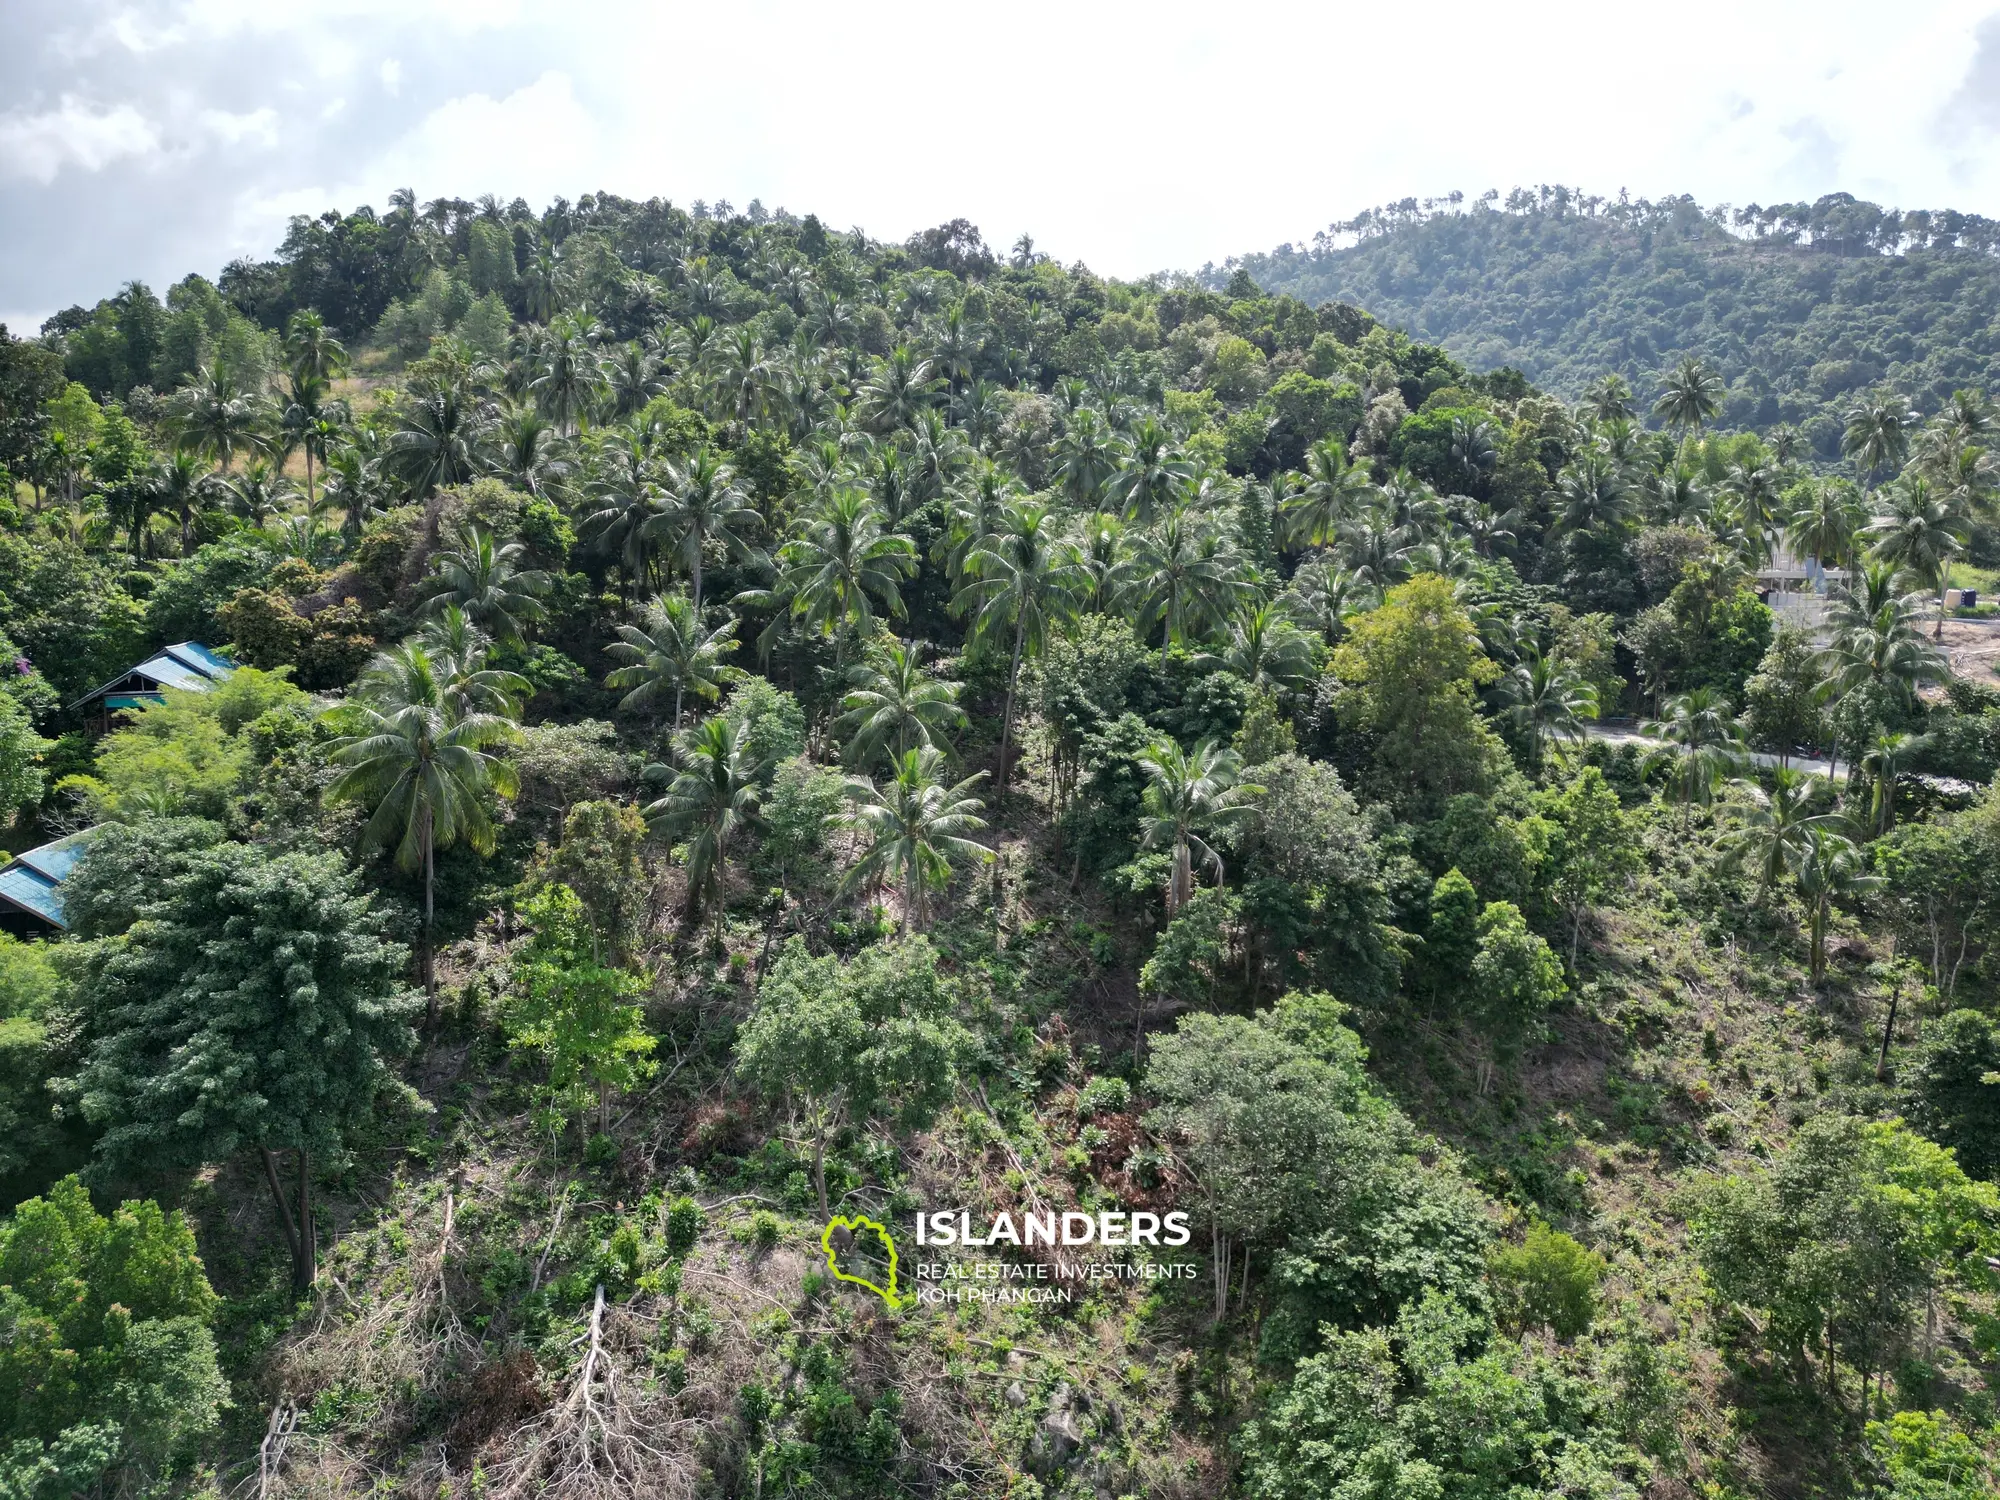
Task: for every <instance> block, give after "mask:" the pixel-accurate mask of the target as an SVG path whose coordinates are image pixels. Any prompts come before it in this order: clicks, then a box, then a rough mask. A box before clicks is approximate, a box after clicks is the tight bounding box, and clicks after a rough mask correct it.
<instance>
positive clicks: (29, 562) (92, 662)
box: [0, 531, 145, 703]
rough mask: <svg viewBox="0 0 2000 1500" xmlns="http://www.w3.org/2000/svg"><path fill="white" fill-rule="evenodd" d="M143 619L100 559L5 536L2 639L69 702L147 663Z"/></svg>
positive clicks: (1, 541)
mask: <svg viewBox="0 0 2000 1500" xmlns="http://www.w3.org/2000/svg"><path fill="white" fill-rule="evenodd" d="M143 618H144V616H143V612H142V610H141V608H140V606H139V604H138V602H137V601H136V600H134V599H133V598H132V597H131V596H130V595H129V594H127V593H126V592H125V590H124V589H123V588H122V587H121V586H120V585H119V582H118V580H117V579H116V578H115V577H114V576H113V575H112V573H111V572H110V570H109V568H108V567H107V565H106V564H105V563H104V562H103V561H101V560H100V559H98V558H96V557H93V556H91V555H90V554H88V553H86V552H84V551H83V550H82V549H81V548H79V547H77V546H75V545H73V544H72V543H70V542H68V541H65V540H62V539H60V538H56V537H49V536H42V537H37V538H35V539H33V540H30V539H29V538H27V537H24V536H19V535H16V534H14V533H12V532H8V531H0V633H4V634H5V635H6V636H8V637H9V638H10V639H11V640H13V641H14V642H15V643H16V644H17V645H18V646H19V647H20V648H21V650H22V651H23V652H24V653H26V655H27V657H28V660H29V661H31V662H32V663H33V664H34V665H35V667H37V668H38V669H39V670H40V671H41V673H42V675H43V676H45V677H46V678H48V680H49V682H50V683H51V684H53V685H54V687H55V689H56V691H57V692H58V693H59V694H61V696H62V701H64V702H65V703H69V702H74V701H75V700H76V699H78V698H80V697H82V696H83V695H84V694H85V693H87V692H89V691H90V690H91V689H92V688H94V687H96V686H97V685H98V684H99V683H101V682H105V681H107V680H109V679H110V678H111V677H112V676H114V675H115V674H117V673H121V672H123V671H125V670H126V669H127V668H128V667H131V666H132V665H134V664H135V663H137V662H138V661H140V660H141V659H142V657H143V655H144V647H145V631H144V626H143Z"/></svg>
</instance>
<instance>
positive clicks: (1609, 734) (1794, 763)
mask: <svg viewBox="0 0 2000 1500" xmlns="http://www.w3.org/2000/svg"><path fill="white" fill-rule="evenodd" d="M1584 732H1585V733H1586V734H1588V735H1589V736H1590V737H1591V738H1592V739H1594V740H1602V741H1604V743H1605V744H1607V745H1637V746H1638V747H1639V748H1640V749H1641V750H1654V749H1657V748H1659V747H1660V746H1661V745H1662V744H1664V743H1665V742H1664V741H1662V740H1656V739H1654V738H1653V737H1652V736H1651V735H1647V734H1641V733H1639V731H1638V730H1636V729H1621V728H1619V727H1617V726H1616V725H1610V724H1586V725H1585V726H1584ZM1750 759H1751V760H1752V761H1754V762H1756V763H1757V764H1758V765H1760V766H1775V765H1777V764H1778V757H1777V756H1775V755H1766V754H1764V753H1763V752H1762V751H1754V752H1752V754H1751V756H1750ZM1785 764H1786V765H1788V766H1790V767H1791V768H1792V769H1793V770H1795V771H1803V772H1805V773H1806V774H1807V775H1808V776H1831V775H1833V774H1834V771H1833V767H1832V765H1831V764H1829V763H1828V762H1826V761H1823V760H1812V759H1809V758H1807V757H1805V756H1802V755H1794V756H1793V757H1792V758H1791V759H1790V760H1788V761H1786V762H1785ZM1839 779H1840V780H1842V781H1845V780H1847V766H1846V765H1845V764H1844V763H1843V764H1842V766H1841V768H1840V775H1839Z"/></svg>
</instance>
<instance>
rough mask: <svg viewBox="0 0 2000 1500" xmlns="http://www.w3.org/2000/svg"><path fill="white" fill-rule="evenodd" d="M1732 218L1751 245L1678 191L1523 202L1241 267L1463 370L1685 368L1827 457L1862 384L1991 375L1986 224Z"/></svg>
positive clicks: (1418, 221) (1754, 416) (1809, 214)
mask: <svg viewBox="0 0 2000 1500" xmlns="http://www.w3.org/2000/svg"><path fill="white" fill-rule="evenodd" d="M1585 204H1588V205H1589V206H1588V209H1587V211H1579V210H1580V208H1582V207H1583V205H1585ZM1738 218H1739V222H1740V223H1742V224H1745V225H1751V226H1754V227H1755V229H1756V230H1757V238H1755V239H1754V240H1746V239H1739V238H1737V237H1736V236H1734V235H1731V234H1730V233H1728V232H1727V230H1726V229H1725V228H1724V227H1723V226H1722V225H1721V224H1720V223H1710V222H1709V221H1708V219H1707V217H1706V215H1705V213H1704V210H1703V209H1702V208H1701V207H1700V205H1698V204H1696V203H1694V202H1692V201H1691V200H1689V199H1686V198H1667V199H1663V200H1661V201H1659V202H1647V201H1646V200H1644V199H1638V200H1633V201H1631V202H1622V201H1621V202H1619V203H1615V204H1614V203H1605V202H1602V201H1601V200H1595V199H1586V198H1585V197H1584V195H1583V194H1581V193H1580V192H1578V191H1577V190H1575V189H1571V188H1562V187H1556V188H1543V189H1542V190H1541V192H1540V194H1539V195H1537V194H1535V193H1533V192H1529V191H1527V190H1517V191H1516V192H1515V193H1514V194H1511V195H1510V196H1509V197H1508V199H1507V201H1506V203H1505V204H1504V205H1502V206H1493V205H1486V204H1481V205H1478V206H1477V207H1476V208H1475V209H1474V210H1473V211H1471V212H1459V211H1452V210H1440V211H1438V212H1435V213H1429V214H1426V213H1421V212H1418V213H1410V214H1402V213H1397V214H1396V215H1395V216H1393V217H1392V216H1391V214H1389V213H1387V212H1382V211H1376V212H1373V213H1371V214H1368V215H1363V216H1362V219H1361V220H1357V221H1355V223H1353V224H1351V225H1343V226H1340V227H1341V228H1345V229H1351V230H1356V231H1359V232H1360V238H1359V240H1358V242H1357V243H1354V244H1352V245H1351V246H1347V247H1343V248H1335V247H1334V246H1332V245H1328V246H1326V247H1324V248H1313V249H1304V248H1301V249H1298V250H1289V249H1287V250H1280V251H1277V252H1274V253H1273V254H1271V255H1250V256H1245V257H1244V258H1243V260H1242V264H1243V265H1244V266H1246V267H1248V268H1249V269H1250V270H1251V272H1252V273H1253V274H1254V275H1255V276H1256V278H1257V280H1258V282H1259V284H1261V285H1262V286H1264V287H1266V288H1269V289H1270V290H1271V291H1273V292H1284V293H1289V294H1290V295H1292V296H1295V297H1300V298H1303V299H1304V300H1306V301H1308V302H1311V303H1315V304H1317V303H1321V302H1334V301H1339V300H1346V301H1349V302H1359V303H1362V304H1365V305H1366V306H1367V307H1368V308H1369V309H1370V310H1371V311H1373V312H1374V314H1375V315H1376V316H1377V317H1379V318H1381V319H1382V320H1383V321H1384V322H1386V323H1389V324H1392V325H1394V326H1398V327H1403V328H1408V329H1409V330H1411V332H1412V334H1414V335H1415V336H1417V337H1420V338H1424V339H1429V340H1434V341H1436V342H1437V343H1439V344H1442V345H1443V346H1444V347H1445V348H1446V349H1449V350H1450V351H1451V352H1452V353H1453V354H1456V355H1458V356H1459V357H1460V358H1462V359H1467V360H1470V361H1473V362H1475V363H1476V364H1477V365H1479V366H1480V367H1482V368H1494V367H1496V366H1500V365H1510V366H1514V367H1516V368H1518V369H1520V370H1522V371H1524V372H1525V373H1526V374H1527V376H1528V378H1529V379H1530V380H1533V381H1534V382H1535V383H1536V384H1538V385H1543V386H1546V387H1548V388H1550V389H1553V390H1556V391H1560V392H1562V393H1563V394H1564V395H1566V396H1570V397H1578V396H1581V395H1582V394H1583V391H1584V388H1585V387H1586V386H1587V385H1589V384H1590V382H1592V381H1594V380H1596V379H1597V378H1598V377H1600V376H1601V375H1602V374H1603V373H1604V372H1605V371H1607V370H1610V371H1616V372H1617V373H1619V374H1621V375H1623V376H1625V377H1626V378H1627V379H1628V380H1630V381H1631V382H1632V383H1633V385H1634V386H1635V387H1637V388H1639V389H1640V390H1641V391H1644V390H1645V389H1646V388H1647V387H1648V386H1650V384H1651V383H1652V380H1653V378H1654V376H1655V374H1656V372H1657V371H1658V370H1660V369H1661V368H1663V367H1665V366H1667V365H1670V364H1672V363H1673V362H1674V361H1675V360H1676V359H1678V358H1680V357H1681V356H1682V355H1684V354H1692V355H1697V356H1699V357H1701V358H1703V359H1705V360H1707V361H1708V362H1709V363H1710V364H1712V365H1714V366H1716V367H1717V368H1719V369H1720V370H1721V371H1722V372H1723V374H1724V377H1725V378H1726V379H1727V380H1728V382H1729V386H1728V389H1727V391H1726V393H1725V395H1724V398H1723V403H1722V413H1721V415H1722V420H1723V421H1724V422H1725V423H1727V424H1729V425H1731V426H1748V425H1755V426H1759V427H1767V426H1770V425H1772V424H1775V423H1778V422H1787V423H1790V424H1792V425H1793V426H1795V427H1797V428H1800V429H1801V430H1802V431H1803V432H1804V433H1805V434H1806V436H1807V439H1808V442H1809V443H1810V444H1811V445H1812V447H1813V448H1814V449H1815V450H1816V451H1817V453H1818V455H1819V456H1820V457H1822V458H1829V459H1830V458H1836V457H1838V456H1839V452H1840V439H1841V431H1842V419H1843V414H1844V412H1845V410H1846V407H1847V405H1848V404H1849V403H1850V402H1851V400H1852V398H1853V395H1854V393H1855V392H1856V391H1857V390H1858V389H1860V388H1862V387H1865V386H1868V385H1870V384H1873V383H1874V382H1876V381H1880V380H1885V379H1886V380H1887V382H1888V383H1889V384H1890V385H1891V386H1892V388H1894V389H1896V390H1898V391H1899V392H1901V393H1903V394H1905V395H1908V396H1911V397H1914V398H1916V399H1917V401H1918V403H1919V404H1920V405H1921V406H1922V407H1923V409H1925V410H1926V411H1934V410H1936V409H1938V408H1939V407H1941V406H1942V405H1943V404H1944V403H1945V402H1946V401H1947V400H1948V399H1949V398H1950V396H1951V393H1952V391H1953V389H1954V388H1955V387H1956V386H1957V385H1959V384H1962V383H1963V376H1962V375H1961V373H1960V372H1961V371H1963V370H1965V369H1977V368H1983V367H1984V365H1985V362H1986V358H1987V352H1988V351H1987V349H1986V347H1985V346H1984V345H1983V344H1981V343H1979V342H1978V340H1977V338H1976V337H1975V336H1974V335H1973V333H1972V330H1974V329H1978V328H1983V327H1985V326H1986V324H1987V323H1988V322H1990V321H1991V319H1992V317H1993V315H1994V314H1995V313H1996V312H2000V276H1996V275H1995V274H1994V272H1993V269H1992V265H1991V260H1990V257H1989V255H1988V253H1987V250H1986V248H1985V246H1986V244H1987V241H1988V240H1990V237H1991V231H1990V230H1988V229H1982V228H1981V227H1980V226H1979V225H1972V226H1970V227H1969V228H1967V229H1966V230H1963V231H1961V230H1959V229H1957V228H1947V229H1945V230H1944V231H1943V232H1942V233H1938V232H1936V230H1935V228H1934V226H1941V225H1944V224H1946V223H1947V221H1949V222H1950V223H1952V224H1953V225H1956V224H1958V223H1960V222H1962V221H1964V220H1965V218H1966V216H1963V215H1957V214H1950V215H1946V214H1937V215H1928V214H1927V215H1921V216H1919V215H1897V214H1892V213H1885V212H1884V211H1883V210H1881V209H1880V208H1878V207H1877V206H1876V205H1874V204H1872V203H1866V202H1857V201H1856V200H1854V199H1852V198H1849V197H1848V196H1847V195H1846V194H1844V193H1833V194H1829V195H1827V196H1826V197H1824V198H1821V199H1820V200H1819V201H1818V202H1816V203H1813V204H1805V203H1798V204H1781V205H1776V206H1774V207H1772V208H1771V209H1769V210H1766V211H1765V212H1764V216H1763V217H1762V219H1758V218H1756V216H1755V214H1754V213H1753V211H1752V210H1744V211H1742V212H1741V213H1740V214H1739V215H1738ZM1364 221H1365V222H1364ZM1906 226H1914V227H1912V228H1909V229H1907V230H1906ZM1981 234H1984V235H1985V236H1986V237H1987V238H1986V239H1981V238H1980V235H1981ZM1899 240H1900V241H1902V244H1901V247H1900V250H1898V242H1899ZM1808 241H1809V243H1808ZM1586 265H1587V266H1589V267H1590V268H1591V269H1590V272H1589V273H1588V274H1584V275H1579V274H1578V268H1579V267H1581V266H1586ZM1663 308H1665V309H1671V316H1662V313H1661V310H1662V309H1663ZM1947 310H1949V311H1948V312H1947ZM1911 330H1919V332H1917V333H1915V334H1912V333H1911V332H1910V331H1911Z"/></svg>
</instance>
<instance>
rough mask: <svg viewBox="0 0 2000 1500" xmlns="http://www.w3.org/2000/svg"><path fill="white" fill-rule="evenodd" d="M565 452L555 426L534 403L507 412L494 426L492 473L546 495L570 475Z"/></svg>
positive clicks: (530, 491)
mask: <svg viewBox="0 0 2000 1500" xmlns="http://www.w3.org/2000/svg"><path fill="white" fill-rule="evenodd" d="M562 454H563V445H562V444H561V443H560V442H559V441H558V439H557V437H556V433H555V428H554V427H553V426H552V425H551V424H550V422H549V419H548V418H547V417H545V416H543V415H542V414H541V413H540V412H539V411H537V410H536V409H535V408H534V407H532V406H517V407H514V408H513V409H512V410H509V411H504V412H502V413H501V416H500V420H499V421H498V422H497V423H496V424H495V425H494V429H493V472H494V473H496V474H498V475H499V476H500V477H501V478H503V479H505V480H506V481H507V482H508V483H509V484H514V485H518V486H519V487H520V488H522V489H524V490H526V491H527V492H528V493H529V494H531V495H536V496H541V495H545V494H547V493H548V491H549V489H550V487H551V486H553V485H558V484H561V483H562V482H563V481H564V480H565V479H567V478H568V477H569V473H570V464H569V461H568V460H567V459H566V458H565V457H563V456H562Z"/></svg>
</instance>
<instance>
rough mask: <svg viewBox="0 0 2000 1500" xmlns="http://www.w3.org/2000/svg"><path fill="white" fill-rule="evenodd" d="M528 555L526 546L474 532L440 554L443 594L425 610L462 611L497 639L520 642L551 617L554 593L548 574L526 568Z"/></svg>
mask: <svg viewBox="0 0 2000 1500" xmlns="http://www.w3.org/2000/svg"><path fill="white" fill-rule="evenodd" d="M527 555H528V548H527V544H526V543H524V542H502V541H500V540H499V539H498V538H497V537H496V536H495V535H494V534H493V533H492V532H491V531H489V530H488V529H487V528H485V527H483V526H476V525H475V526H468V527H467V528H466V529H465V531H464V533H463V534H462V535H461V536H460V537H459V538H458V543H457V545H456V546H454V547H450V548H447V549H446V550H444V551H442V552H440V553H438V554H437V558H436V560H435V563H434V565H433V576H434V580H435V581H434V585H433V586H434V587H435V588H436V590H437V592H435V593H434V594H432V595H431V597H430V598H429V599H428V600H427V601H425V604H424V608H425V610H426V611H437V610H443V609H448V608H451V607H452V606H456V607H457V608H459V609H461V610H463V611H464V612H465V615H466V617H467V618H468V619H470V620H471V621H472V622H473V623H474V624H476V625H478V626H479V628H480V629H482V630H484V631H486V632H487V633H489V634H490V635H492V636H493V637H494V638H495V639H497V640H502V641H518V640H520V639H521V637H522V634H523V629H522V627H524V626H527V625H532V624H534V623H535V622H536V621H537V620H540V619H541V618H542V617H543V615H544V614H546V613H547V611H546V610H545V609H544V607H543V605H542V602H541V595H543V594H545V593H547V592H548V590H549V575H548V574H546V573H544V572H542V571H541V570H540V569H539V568H524V567H522V566H521V563H522V560H523V559H524V558H526V556H527Z"/></svg>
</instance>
